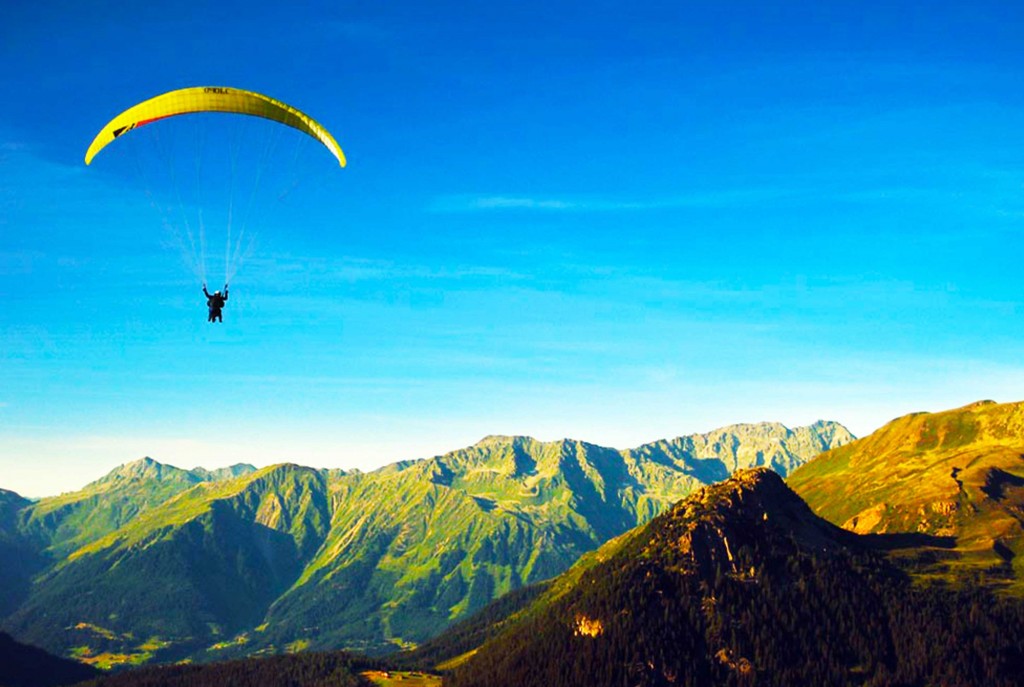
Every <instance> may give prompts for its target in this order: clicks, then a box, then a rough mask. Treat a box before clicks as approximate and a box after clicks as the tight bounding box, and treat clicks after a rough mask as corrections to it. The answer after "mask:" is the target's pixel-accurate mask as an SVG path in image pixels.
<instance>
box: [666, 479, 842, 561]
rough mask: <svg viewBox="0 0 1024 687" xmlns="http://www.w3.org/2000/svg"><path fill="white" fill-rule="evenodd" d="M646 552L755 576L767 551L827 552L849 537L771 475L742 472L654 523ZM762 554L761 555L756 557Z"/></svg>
mask: <svg viewBox="0 0 1024 687" xmlns="http://www.w3.org/2000/svg"><path fill="white" fill-rule="evenodd" d="M651 534H652V536H651V539H650V541H649V543H648V544H647V545H646V548H647V549H648V550H650V551H654V552H659V551H660V552H662V555H664V552H665V551H666V550H670V551H674V552H675V553H674V554H672V557H673V558H678V557H679V556H680V555H681V556H682V561H680V562H681V563H682V565H681V567H682V569H683V570H684V571H689V572H693V573H697V574H700V575H705V576H706V575H711V574H714V571H716V570H721V569H723V568H724V569H725V570H727V571H728V572H731V573H733V574H736V575H740V576H756V574H757V567H758V565H760V563H761V562H762V561H763V560H765V557H766V556H767V555H768V552H769V551H771V552H773V555H774V554H777V553H778V552H779V551H782V552H789V551H793V550H795V549H805V550H816V551H822V550H828V549H832V548H836V547H840V546H845V545H848V543H849V541H850V535H849V534H848V533H845V532H843V531H842V530H841V529H839V528H838V527H836V526H834V525H832V524H831V523H828V522H827V521H825V520H822V519H821V518H819V517H817V516H816V515H814V513H813V512H811V509H810V508H809V507H808V506H807V504H806V503H804V502H803V501H802V500H801V499H800V497H799V496H797V495H796V494H795V493H794V492H793V491H791V490H790V489H789V487H787V486H786V483H785V482H783V480H782V478H781V477H780V476H779V475H778V474H777V473H775V472H774V471H772V470H768V469H766V468H753V469H747V470H738V471H737V472H736V473H734V474H733V476H732V477H731V478H729V479H727V480H725V481H723V482H720V483H718V484H713V485H711V486H707V487H703V488H702V489H699V490H697V491H695V492H694V493H693V494H691V495H690V496H689V497H687V498H686V499H684V500H683V501H680V502H679V503H678V504H676V506H675V507H673V508H672V510H670V511H669V512H668V513H666V514H665V515H663V516H661V517H659V518H656V519H655V520H654V521H653V522H652V523H651ZM758 552H760V553H758Z"/></svg>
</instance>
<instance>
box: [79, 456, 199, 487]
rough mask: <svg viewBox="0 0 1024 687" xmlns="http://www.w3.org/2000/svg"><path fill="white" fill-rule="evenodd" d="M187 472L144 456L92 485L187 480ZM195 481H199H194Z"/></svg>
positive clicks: (119, 467)
mask: <svg viewBox="0 0 1024 687" xmlns="http://www.w3.org/2000/svg"><path fill="white" fill-rule="evenodd" d="M189 477H190V475H189V473H188V471H186V470H182V469H181V468H176V467H174V466H173V465H164V464H163V463H160V462H157V461H155V460H153V459H152V458H150V457H149V456H146V457H144V458H140V459H139V460H135V461H132V462H130V463H125V464H124V465H120V466H118V467H116V468H114V469H113V470H111V471H110V472H109V473H107V475H106V476H105V477H102V478H100V479H99V480H97V481H96V482H94V484H109V483H115V482H124V481H130V480H134V481H139V480H157V481H162V480H166V479H178V480H182V479H185V480H188V479H189ZM195 481H199V480H198V479H196V480H195Z"/></svg>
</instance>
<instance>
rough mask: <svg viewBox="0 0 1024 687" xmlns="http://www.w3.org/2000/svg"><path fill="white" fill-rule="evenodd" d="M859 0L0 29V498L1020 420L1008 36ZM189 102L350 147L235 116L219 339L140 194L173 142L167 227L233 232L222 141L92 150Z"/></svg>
mask: <svg viewBox="0 0 1024 687" xmlns="http://www.w3.org/2000/svg"><path fill="white" fill-rule="evenodd" d="M882 4H883V3H873V4H872V5H870V6H865V5H863V4H862V3H781V4H780V6H772V7H767V6H765V4H764V3H736V2H724V3H723V2H714V3H712V2H678V1H677V2H672V3H639V4H638V3H626V2H588V3H536V2H524V3H515V4H511V3H509V4H508V5H507V6H502V5H498V4H494V3H444V2H434V3H428V4H423V3H407V2H398V3H386V4H385V5H383V6H378V5H379V4H378V5H374V4H368V3H346V2H342V3H330V4H323V5H320V4H310V3H297V4H295V5H294V6H293V7H288V8H285V7H280V6H278V5H279V3H261V2H246V3H237V4H220V5H218V7H217V8H216V9H209V8H200V7H198V6H196V5H194V4H191V3H153V4H150V5H148V6H138V7H134V6H133V7H130V8H129V7H126V6H125V5H124V4H123V3H98V2H88V3H81V2H78V3H75V2H68V3H57V2H41V3H36V4H32V5H28V4H23V3H19V4H17V5H16V6H12V7H9V8H5V20H4V22H3V24H2V26H0V58H2V61H3V64H5V65H7V67H8V68H6V69H4V70H2V71H0V89H2V91H3V92H4V93H5V94H7V97H5V102H4V107H3V108H2V110H0V379H2V380H3V381H2V384H0V487H4V488H9V489H14V490H16V491H18V492H19V493H23V494H27V495H30V496H41V495H45V494H52V493H57V492H60V491H64V490H69V489H73V488H78V487H80V486H81V485H82V484H84V483H86V482H87V481H90V480H91V479H94V478H96V477H98V476H100V475H101V474H103V473H104V472H106V471H107V470H109V469H110V468H112V467H114V466H115V465H117V464H120V463H123V462H127V461H130V460H134V459H136V458H139V457H141V456H143V455H150V456H152V457H154V458H156V459H158V460H161V461H163V462H169V463H172V464H175V465H180V466H183V467H191V466H194V465H198V464H202V465H205V466H207V467H215V466H219V465H224V464H228V463H233V462H239V461H247V462H252V463H255V464H258V465H262V464H269V463H273V462H280V461H292V462H298V463H303V464H307V465H315V466H340V467H360V468H363V469H368V468H372V467H375V466H378V465H381V464H384V463H387V462H391V461H394V460H399V459H407V458H417V457H425V456H429V455H433V454H436V453H440V452H444V451H447V450H451V449H454V448H458V447H461V446H464V445H468V444H470V443H473V442H474V441H476V440H478V439H479V438H481V437H482V436H484V435H487V434H493V433H502V434H530V435H533V436H536V437H538V438H540V439H548V440H550V439H557V438H561V437H566V436H568V437H574V438H581V439H585V440H588V441H592V442H595V443H600V444H605V445H612V446H617V447H620V448H627V447H631V446H636V445H639V444H641V443H643V442H646V441H651V440H655V439H659V438H665V437H672V436H677V435H680V434H684V433H690V432H698V431H707V430H710V429H713V428H715V427H718V426H722V425H726V424H730V423H734V422H751V421H760V420H778V421H782V422H784V423H786V424H789V425H798V424H805V423H809V422H813V421H815V420H817V419H834V420H838V421H840V422H844V423H846V424H847V425H848V426H849V427H850V428H851V429H852V430H853V431H854V432H855V433H857V434H867V433H869V432H871V431H872V430H874V429H876V428H877V427H878V426H880V425H881V424H883V423H884V422H886V421H888V420H889V419H891V418H893V417H896V416H898V415H902V414H905V413H908V412H912V411H917V410H941V409H944V408H949V407H954V406H958V405H962V404H966V403H969V402H972V401H975V400H978V399H981V398H994V399H996V400H999V401H1015V400H1021V399H1022V398H1024V393H1022V389H1024V365H1022V364H1021V362H1020V346H1019V341H1020V332H1021V325H1022V316H1024V311H1022V306H1021V303H1022V300H1021V292H1022V286H1021V278H1020V274H1021V269H1020V263H1021V248H1022V237H1021V230H1022V227H1024V126H1022V123H1024V117H1022V115H1024V69H1022V67H1024V65H1022V62H1024V57H1022V53H1021V51H1020V45H1021V44H1022V39H1024V35H1022V34H1024V23H1022V19H1024V10H1022V9H1020V8H1016V7H1015V6H1013V5H1012V4H1010V3H991V4H988V3H981V4H978V3H971V4H970V6H967V3H934V2H932V3H909V2H908V3H884V5H886V6H885V7H880V6H875V5H882ZM12 67H13V68H12ZM191 85H231V86H237V87H240V88H248V89H252V90H257V91H260V92H263V93H266V94H268V95H271V96H272V97H275V98H278V99H281V100H284V101H285V102H288V103H291V104H293V105H295V106H296V107H299V108H300V109H302V110H304V111H306V112H307V113H309V114H311V115H312V116H314V117H315V118H316V119H318V120H319V121H320V122H321V123H323V124H324V125H325V126H326V127H327V128H328V129H330V130H331V131H332V132H333V133H334V134H335V136H336V138H337V139H338V141H339V143H340V144H341V146H342V148H343V149H344V150H345V152H346V154H347V156H348V159H349V165H348V167H347V168H346V169H344V170H341V169H339V168H338V167H337V166H336V165H335V164H334V163H333V160H332V159H331V158H330V156H329V155H328V154H327V153H326V151H323V150H322V149H318V148H317V146H316V145H315V143H314V142H312V141H311V140H309V141H307V140H306V139H302V140H299V139H301V137H300V136H299V135H298V134H293V132H290V131H288V132H286V133H281V132H269V133H268V131H269V130H268V128H267V127H266V126H260V125H261V124H263V123H259V122H257V123H256V124H251V123H247V124H245V125H244V126H245V127H247V128H245V129H243V134H242V136H244V137H246V138H243V139H242V140H245V141H250V140H255V141H256V142H257V143H260V144H261V145H263V146H264V147H263V148H259V150H262V151H263V152H267V151H268V150H269V151H272V159H273V160H274V162H275V164H274V165H271V166H270V169H271V171H269V172H268V173H267V174H268V176H269V177H273V176H275V175H276V177H277V178H276V179H272V180H271V181H263V180H261V181H260V183H259V184H255V188H256V190H257V192H258V193H256V194H255V195H256V200H255V204H254V207H255V208H256V214H257V215H258V219H257V220H255V221H254V222H253V224H252V227H251V231H252V232H253V233H254V234H255V235H256V236H257V242H256V243H255V244H254V250H253V252H252V254H251V256H250V257H249V258H248V259H247V260H246V261H245V263H244V264H243V266H242V268H241V270H240V271H239V273H238V274H237V276H236V277H235V278H234V280H233V281H232V291H231V300H230V301H229V303H228V306H227V308H226V309H225V314H224V324H223V325H218V326H211V325H209V324H207V323H206V321H205V320H206V316H205V308H204V302H203V299H202V296H201V294H200V293H199V289H198V287H199V284H198V283H197V278H196V276H195V275H194V274H193V273H192V272H191V271H190V270H189V268H188V266H187V265H186V264H185V263H184V262H183V260H182V258H181V255H180V252H179V251H178V250H176V249H175V248H174V246H173V241H172V238H173V232H172V231H169V230H168V228H167V227H165V226H164V225H165V221H170V222H171V223H172V224H173V222H174V221H176V220H174V218H173V217H172V216H169V215H168V214H162V213H161V212H158V211H157V210H156V209H154V207H153V202H151V201H155V202H156V204H158V205H159V204H161V203H163V202H164V201H166V202H170V200H171V198H172V191H171V190H170V186H169V185H168V184H165V183H163V181H162V180H161V179H160V178H159V177H154V176H152V175H149V174H148V173H147V174H143V175H139V174H138V173H137V171H138V170H139V168H140V167H142V168H146V167H147V166H149V167H150V168H152V169H158V168H159V166H160V165H161V164H163V161H162V160H161V159H160V158H159V156H158V155H156V154H153V148H151V149H150V152H148V153H147V152H146V151H145V148H144V145H146V143H147V140H150V141H152V140H156V141H157V144H155V145H156V147H159V146H165V147H166V146H169V147H171V148H179V150H175V151H172V154H173V155H175V156H176V157H175V158H174V160H185V161H186V162H187V161H188V160H190V159H191V157H190V156H191V155H194V154H195V152H194V151H195V149H196V148H197V147H202V148H203V156H201V157H202V159H203V160H204V162H203V164H204V167H203V171H204V173H206V174H209V175H210V176H209V177H208V179H209V183H208V184H204V185H203V191H202V193H201V194H198V195H199V197H194V198H193V199H192V200H186V201H185V202H184V203H182V204H180V206H179V207H180V208H182V209H183V210H185V211H195V210H196V207H197V206H199V205H202V204H206V207H207V210H206V212H207V214H206V215H205V217H206V219H207V220H208V223H209V233H210V235H211V236H217V235H218V234H217V232H221V233H223V231H224V227H223V226H220V225H222V224H223V222H221V221H220V220H219V219H218V217H221V216H222V215H218V214H217V213H218V211H221V212H222V211H223V207H224V205H225V201H224V198H225V196H226V195H230V194H228V193H227V189H226V188H225V186H226V185H228V186H230V183H229V182H230V179H229V177H230V178H234V177H233V176H231V175H230V174H227V173H225V170H227V172H230V171H231V170H229V169H228V168H227V167H226V166H225V162H224V159H225V158H224V157H223V156H221V155H219V154H218V153H210V152H209V150H208V149H207V147H206V143H207V142H208V139H209V138H212V139H217V140H214V141H213V142H212V143H215V144H222V143H223V140H222V139H223V137H224V134H222V133H221V132H223V131H224V130H225V129H224V127H230V126H232V125H231V123H230V122H228V121H226V120H225V119H224V118H223V117H220V118H217V117H216V116H213V118H214V119H216V121H210V122H209V126H210V129H207V128H206V127H207V122H208V120H207V119H204V118H202V117H198V118H194V119H193V120H191V122H190V123H187V126H188V127H191V129H183V128H181V127H182V126H184V125H185V124H186V122H184V121H183V120H186V119H188V118H186V117H183V118H181V120H182V121H179V122H175V123H172V122H160V123H156V124H154V125H151V127H146V128H143V129H140V130H138V131H136V132H132V133H131V134H130V136H126V137H125V138H123V139H121V140H118V141H117V142H115V143H114V144H113V145H111V146H110V147H109V148H108V149H107V150H105V151H103V152H102V153H101V154H100V155H99V156H98V157H97V158H96V160H95V161H94V163H93V164H92V165H91V166H90V167H86V166H85V165H84V164H83V162H82V157H83V155H84V152H85V149H86V147H87V146H88V143H89V142H90V141H91V139H92V137H93V136H94V135H95V133H96V132H97V131H99V129H100V128H101V127H102V125H103V124H104V123H105V122H106V121H107V120H108V119H109V118H111V117H112V116H113V115H115V114H117V113H118V112H120V111H121V110H123V109H125V108H127V107H128V106H130V105H132V104H134V103H136V102H138V101H141V100H143V99H145V98H148V97H151V96H153V95H156V94H158V93H161V92H164V91H167V90H171V89H174V88H181V87H185V86H191ZM165 125H166V126H165ZM158 126H159V127H161V128H160V130H159V131H158V130H157V127H158ZM270 128H271V129H272V128H273V127H270ZM147 129H150V130H151V131H150V132H147ZM176 129H181V130H182V131H189V130H191V131H193V132H196V131H199V132H202V133H201V136H202V138H200V139H197V138H196V136H197V134H195V133H192V134H188V133H185V134H182V135H180V137H179V138H175V137H174V136H175V135H176V134H175V133H174V132H175V131H176ZM208 131H213V132H215V133H213V134H210V133H207V132H208ZM148 136H157V137H158V138H156V139H147V137H148ZM189 136H191V138H189ZM160 137H164V138H160ZM271 137H273V139H272V140H273V141H274V143H273V146H271V145H270V144H266V140H269V139H270V138H271ZM197 141H198V143H197ZM235 145H236V146H238V147H236V148H234V150H238V151H241V152H239V156H240V157H239V161H240V162H238V163H236V165H235V166H234V167H232V169H236V168H245V170H246V171H251V170H252V169H255V168H256V167H255V165H256V163H257V162H258V157H259V155H261V154H263V153H257V152H254V151H256V150H257V147H253V148H250V147H248V146H247V145H240V144H235ZM137 151H142V152H137ZM293 151H294V154H293ZM278 162H280V164H278ZM174 164H178V162H175V163H174ZM218 165H220V166H219V167H218ZM239 173H240V172H239ZM240 175H241V173H240ZM239 183H241V179H240V180H239ZM275 184H276V185H275ZM232 193H233V192H232ZM238 197H244V194H243V195H242V196H238ZM218 223H219V224H220V225H219V224H218ZM210 253H211V258H210V263H211V267H210V271H209V275H210V276H209V278H210V281H211V285H213V284H214V282H218V280H219V279H220V278H221V277H220V275H219V274H218V272H217V270H218V268H217V267H216V265H217V264H218V262H217V260H218V258H216V257H215V256H213V253H215V251H213V250H212V249H211V251H210ZM221 272H223V270H222V269H221Z"/></svg>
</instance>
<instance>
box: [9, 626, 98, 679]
mask: <svg viewBox="0 0 1024 687" xmlns="http://www.w3.org/2000/svg"><path fill="white" fill-rule="evenodd" d="M97 674H98V673H97V671H96V670H95V669H93V668H90V667H89V666H85V665H82V664H81V663H78V662H77V661H70V660H68V659H66V658H57V657H56V656H53V655H51V654H48V653H46V652H45V651H43V650H42V649H37V648H36V647H34V646H28V645H26V644H21V643H20V642H16V641H14V639H12V638H11V636H10V635H7V634H4V633H3V632H0V685H3V687H58V686H59V685H71V684H76V683H78V682H81V681H82V680H88V679H90V678H93V677H96V675H97Z"/></svg>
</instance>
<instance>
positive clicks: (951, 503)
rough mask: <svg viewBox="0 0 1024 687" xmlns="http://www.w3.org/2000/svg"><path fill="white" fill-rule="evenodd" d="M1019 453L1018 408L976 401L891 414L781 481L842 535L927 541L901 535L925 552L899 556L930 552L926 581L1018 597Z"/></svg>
mask: <svg viewBox="0 0 1024 687" xmlns="http://www.w3.org/2000/svg"><path fill="white" fill-rule="evenodd" d="M1022 455H1024V404H1021V403H1009V404H996V403H993V402H981V403H976V404H972V405H969V406H966V407H964V408H958V409H955V410H950V411H946V412H941V413H916V414H913V415H907V416H905V417H901V418H897V419H896V420H893V421H892V422H890V423H889V424H888V425H886V426H885V427H883V428H881V429H879V430H878V431H876V432H875V433H873V434H872V435H870V436H868V437H865V438H863V439H860V440H858V441H856V442H854V443H852V444H848V445H846V446H843V447H841V448H838V449H835V450H833V451H830V452H828V453H826V454H824V455H823V456H821V457H819V458H818V459H817V460H815V461H813V462H811V463H809V464H807V465H805V466H803V467H802V468H799V469H798V470H796V471H795V472H794V473H793V474H792V475H791V476H790V477H789V479H788V482H789V485H790V486H791V487H792V488H793V489H794V490H795V491H796V492H797V493H798V494H800V496H802V497H803V498H804V499H805V500H806V501H807V502H808V503H809V504H810V505H811V507H812V508H813V509H814V510H815V512H816V513H818V514H819V515H821V516H822V517H824V518H827V519H828V520H831V521H832V522H834V523H836V524H840V525H842V526H844V527H846V528H847V529H851V530H853V531H856V532H860V533H883V532H884V533H898V532H903V533H914V534H916V535H928V536H931V537H935V539H923V538H919V539H917V540H910V539H908V542H912V543H915V544H916V543H922V542H923V543H924V544H925V546H923V547H920V546H915V547H910V548H909V549H908V550H906V551H904V554H905V555H912V556H914V557H916V558H918V559H922V556H921V554H922V553H928V552H929V549H930V555H925V556H923V560H924V561H934V564H931V565H926V566H924V568H923V571H922V572H923V574H924V575H926V576H927V575H934V576H937V577H940V578H944V579H947V580H949V579H956V578H962V577H963V576H965V575H966V576H969V577H970V578H971V579H984V580H985V581H987V582H988V583H990V584H995V585H997V586H1003V587H1005V588H1007V589H1009V590H1012V591H1013V592H1015V593H1017V594H1024V574H1022V573H1024V557H1022V554H1024V458H1022ZM944 540H945V541H944ZM927 544H932V545H933V546H928V545H927ZM949 546H952V547H954V548H953V549H952V551H946V550H945V548H946V547H949Z"/></svg>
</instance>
